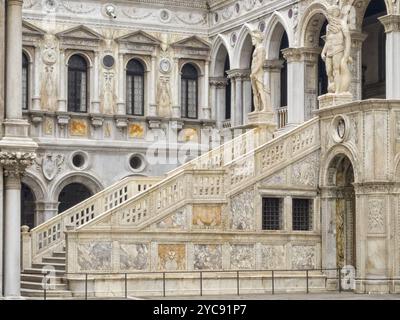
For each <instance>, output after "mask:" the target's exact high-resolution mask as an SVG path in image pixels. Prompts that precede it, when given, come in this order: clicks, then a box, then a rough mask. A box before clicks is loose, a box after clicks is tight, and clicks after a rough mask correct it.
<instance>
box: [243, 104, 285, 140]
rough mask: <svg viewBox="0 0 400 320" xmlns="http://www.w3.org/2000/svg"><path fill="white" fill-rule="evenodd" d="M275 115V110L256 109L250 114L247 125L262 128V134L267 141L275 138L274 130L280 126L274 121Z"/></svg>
mask: <svg viewBox="0 0 400 320" xmlns="http://www.w3.org/2000/svg"><path fill="white" fill-rule="evenodd" d="M274 116H275V114H274V113H273V112H267V111H258V112H257V111H254V112H252V113H249V114H248V120H249V121H248V125H247V126H248V127H250V128H258V129H260V130H261V132H260V133H261V135H260V136H261V137H264V139H265V141H264V142H267V141H269V140H272V139H273V138H274V132H275V131H276V129H277V127H278V126H277V124H276V123H275V121H274ZM264 139H263V140H264Z"/></svg>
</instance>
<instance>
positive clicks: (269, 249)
mask: <svg viewBox="0 0 400 320" xmlns="http://www.w3.org/2000/svg"><path fill="white" fill-rule="evenodd" d="M261 265H262V268H263V269H266V270H273V269H285V268H286V252H285V247H284V246H272V245H263V246H262V247H261Z"/></svg>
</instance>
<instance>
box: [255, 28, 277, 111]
mask: <svg viewBox="0 0 400 320" xmlns="http://www.w3.org/2000/svg"><path fill="white" fill-rule="evenodd" d="M251 36H252V42H253V46H255V49H254V53H253V60H252V63H251V74H250V79H251V85H252V88H253V96H254V109H255V111H256V112H260V111H266V112H273V111H272V107H271V103H270V101H271V93H270V91H269V90H268V89H267V88H266V86H265V84H264V61H265V57H266V50H265V47H264V45H263V37H262V33H261V32H259V31H253V32H252V34H251Z"/></svg>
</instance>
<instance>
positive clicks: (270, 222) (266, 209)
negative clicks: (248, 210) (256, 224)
mask: <svg viewBox="0 0 400 320" xmlns="http://www.w3.org/2000/svg"><path fill="white" fill-rule="evenodd" d="M282 208H283V199H281V198H263V209H262V210H263V215H262V228H263V230H281V229H282Z"/></svg>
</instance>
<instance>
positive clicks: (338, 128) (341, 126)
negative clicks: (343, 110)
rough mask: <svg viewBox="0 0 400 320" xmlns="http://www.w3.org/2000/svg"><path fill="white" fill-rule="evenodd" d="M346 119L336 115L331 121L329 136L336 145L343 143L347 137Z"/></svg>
mask: <svg viewBox="0 0 400 320" xmlns="http://www.w3.org/2000/svg"><path fill="white" fill-rule="evenodd" d="M348 131H349V130H348V119H347V118H346V116H342V115H338V116H336V117H335V118H334V119H333V120H332V124H331V135H332V138H333V140H334V141H335V142H336V143H341V142H343V141H345V140H346V139H347V138H348V136H349V132H348Z"/></svg>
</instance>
